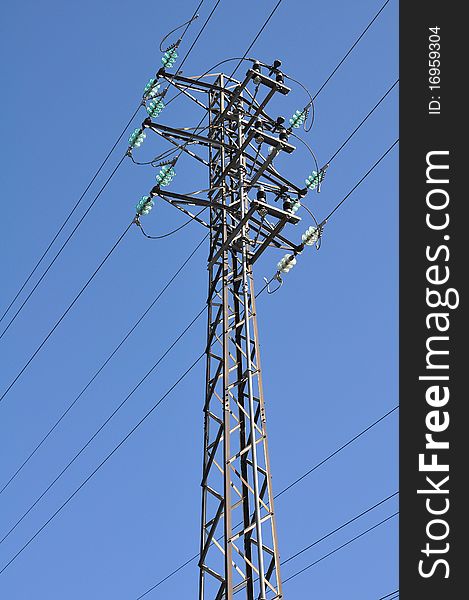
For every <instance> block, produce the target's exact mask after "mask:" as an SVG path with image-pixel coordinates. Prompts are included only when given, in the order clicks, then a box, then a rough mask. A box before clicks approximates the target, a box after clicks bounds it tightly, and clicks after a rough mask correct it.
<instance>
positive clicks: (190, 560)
mask: <svg viewBox="0 0 469 600" xmlns="http://www.w3.org/2000/svg"><path fill="white" fill-rule="evenodd" d="M398 408H399V406H395V407H394V408H392V409H391V410H389V411H388V412H387V413H385V414H384V415H382V416H381V417H380V418H379V419H377V420H376V421H374V422H373V423H372V424H371V425H369V426H368V427H366V428H365V429H363V430H362V431H360V432H359V433H357V434H356V435H355V436H353V437H352V438H351V439H350V440H348V441H347V442H346V443H345V444H342V446H340V447H339V448H337V450H335V451H334V452H332V453H331V454H329V456H326V458H324V459H323V460H321V461H320V462H319V463H317V464H316V465H314V466H313V467H312V468H311V469H309V470H308V471H306V473H304V474H303V475H301V477H298V479H296V480H295V481H293V482H292V483H290V484H289V485H287V487H285V488H283V489H282V490H281V491H280V492H278V493H277V494H275V495H274V499H277V498H279V497H280V496H282V494H284V493H285V492H287V491H288V490H290V489H291V488H292V487H294V486H295V485H297V484H298V483H300V481H302V480H303V479H305V478H306V477H308V475H310V474H311V473H313V471H316V469H319V467H321V466H322V465H324V464H325V463H326V462H328V461H329V460H331V458H333V457H334V456H336V455H337V454H339V452H341V451H342V450H344V449H345V448H347V446H350V444H352V443H353V442H355V441H356V440H358V439H359V438H360V437H362V436H363V435H364V434H365V433H367V432H368V431H370V429H372V428H373V427H375V426H376V425H378V423H381V421H383V420H384V419H386V417H389V416H390V415H391V414H392V413H393V412H395V411H396V410H397V409H398ZM198 557H199V553H197V554H194V556H192V557H191V558H189V559H188V560H186V562H184V563H182V564H181V565H179V566H178V567H176V568H175V569H174V571H172V572H171V573H169V574H168V575H166V576H165V577H164V578H163V579H160V581H158V582H157V583H155V584H154V585H153V586H152V587H151V588H149V589H148V590H146V592H144V593H143V594H141V595H140V596H138V598H136V599H135V600H141V599H142V598H144V597H145V596H147V595H148V594H149V593H150V592H152V591H153V590H154V589H156V588H157V587H159V586H160V585H161V584H163V583H164V582H165V581H167V580H168V579H170V578H171V577H173V575H176V573H179V571H181V570H182V569H183V568H184V567H186V566H187V565H188V564H190V563H191V562H193V561H194V560H196V559H197V558H198Z"/></svg>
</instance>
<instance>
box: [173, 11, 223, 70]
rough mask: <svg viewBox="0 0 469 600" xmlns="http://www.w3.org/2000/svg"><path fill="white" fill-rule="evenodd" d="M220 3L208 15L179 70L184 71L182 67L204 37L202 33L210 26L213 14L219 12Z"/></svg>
mask: <svg viewBox="0 0 469 600" xmlns="http://www.w3.org/2000/svg"><path fill="white" fill-rule="evenodd" d="M220 2H221V0H217V1H216V2H215V5H214V7H213V8H212V10H211V12H210V14H209V15H208V17H207V18H206V19H205V22H204V24H203V25H202V27H201V28H200V31H199V33H198V34H197V35H196V37H195V39H194V41H193V42H192V44H191V46H190V48H189V50H188V51H187V52H186V54H185V56H184V58H183V59H182V62H181V64H180V65H179V69H182V67H183V65H184V63H185V62H186V60H187V59H188V57H189V54H190V53H191V52H192V50H193V48H194V46H195V45H196V44H197V42H198V40H199V38H200V36H201V35H202V33H203V32H204V29H205V28H206V27H207V25H208V24H209V22H210V19H211V18H212V16H213V13H214V12H215V11H216V10H217V8H218V5H219V4H220ZM201 4H202V2H201V3H200V4H199V6H198V8H197V10H196V12H197V11H198V10H199V8H200V6H201Z"/></svg>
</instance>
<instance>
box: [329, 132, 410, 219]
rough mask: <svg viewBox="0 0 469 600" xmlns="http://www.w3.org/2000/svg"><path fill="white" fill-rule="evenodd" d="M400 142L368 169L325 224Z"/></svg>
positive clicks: (390, 147)
mask: <svg viewBox="0 0 469 600" xmlns="http://www.w3.org/2000/svg"><path fill="white" fill-rule="evenodd" d="M398 142H399V138H398V139H397V140H396V141H395V142H394V143H393V144H391V146H389V148H388V149H387V150H386V152H385V153H384V154H382V155H381V156H380V158H378V160H377V161H376V162H375V164H374V165H373V166H372V167H370V169H368V171H367V172H366V173H365V175H363V177H362V178H361V179H360V181H358V182H357V183H356V184H355V185H354V186H353V188H352V189H351V190H350V191H349V193H348V194H347V195H346V196H345V197H344V198H343V199H342V200H341V201H340V202H339V204H337V206H336V207H335V208H334V209H333V210H332V211H331V212H330V213H329V214H328V215H327V217H326V218H325V219H323V223H324V222H326V221H328V220H329V219H330V218H331V217H332V215H333V214H334V213H335V212H336V210H338V209H339V208H340V207H341V206H342V204H343V203H344V202H345V201H346V200H347V198H349V197H350V196H351V195H352V194H353V192H354V191H355V190H356V189H357V187H358V186H359V185H361V184H362V183H363V181H365V179H366V178H367V177H368V175H369V174H370V173H372V172H373V171H374V170H375V169H376V167H377V166H378V165H379V164H380V162H381V161H382V160H383V159H384V158H385V157H386V156H387V155H388V154H389V153H390V152H391V150H392V149H393V148H394V146H395V145H396V144H397V143H398Z"/></svg>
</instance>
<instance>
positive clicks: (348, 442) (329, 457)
mask: <svg viewBox="0 0 469 600" xmlns="http://www.w3.org/2000/svg"><path fill="white" fill-rule="evenodd" d="M398 408H399V406H395V407H394V408H391V410H388V412H386V413H385V414H384V415H382V416H381V417H379V419H376V421H374V422H373V423H371V425H368V427H365V429H362V430H361V431H360V432H359V433H357V434H356V435H354V436H353V437H352V438H350V439H349V440H348V441H347V442H345V444H342V446H339V448H337V450H334V452H332V453H331V454H329V455H328V456H326V458H324V459H323V460H321V462H319V463H317V464H316V465H314V467H312V468H311V469H309V471H307V472H306V473H304V474H303V475H301V477H298V479H295V481H294V482H293V483H291V484H290V485H288V486H287V487H286V488H284V489H283V490H281V491H280V492H279V493H278V494H277V495H276V498H278V497H279V496H281V495H282V494H284V493H285V492H287V491H288V490H289V489H290V488H292V487H293V486H295V485H296V484H297V483H299V482H300V481H302V480H303V479H304V478H305V477H308V475H310V474H311V473H312V472H313V471H316V469H319V467H322V465H323V464H324V463H326V462H328V461H329V460H330V459H331V458H333V457H334V456H336V455H337V454H339V452H342V450H344V449H345V448H347V446H350V444H353V442H355V441H356V440H358V439H359V438H361V437H362V436H363V435H365V433H367V432H368V431H370V429H373V427H376V425H378V423H381V421H384V419H386V418H387V417H389V416H390V415H392V413H393V412H395V411H396V410H397V409H398Z"/></svg>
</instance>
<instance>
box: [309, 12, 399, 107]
mask: <svg viewBox="0 0 469 600" xmlns="http://www.w3.org/2000/svg"><path fill="white" fill-rule="evenodd" d="M389 2H390V0H386V2H385V3H384V4H383V6H382V7H381V8H380V9H379V11H378V12H377V13H376V15H375V16H374V17H373V18H372V19H371V21H370V22H369V23H368V25H367V26H366V27H365V29H364V30H363V31H362V32H361V34H360V35H359V36H358V38H357V39H356V40H355V42H354V43H353V44H352V46H351V47H350V48H349V49H348V51H347V52H346V53H345V55H344V57H343V58H342V60H341V61H340V62H339V64H338V65H337V66H336V67H335V69H334V70H333V71H332V73H331V74H330V75H329V77H328V78H327V79H326V81H325V82H324V83H323V84H322V86H321V87H320V88H319V90H318V91H317V92H316V95H315V96H313V100H316V98H317V97H318V96H319V94H320V93H321V92H322V90H323V89H324V88H325V87H326V85H327V84H328V83H329V81H330V80H331V79H332V78H333V77H334V75H335V74H336V73H337V71H338V70H339V69H340V67H341V66H342V64H343V63H344V62H345V61H346V59H347V58H348V56H349V55H350V54H351V52H352V51H353V49H354V48H355V46H356V45H357V44H358V43H359V42H360V40H361V39H362V37H363V36H364V35H365V33H366V32H367V31H368V29H369V28H370V27H371V26H372V25H373V23H374V22H375V21H376V19H377V18H378V17H379V15H380V14H381V13H382V12H383V10H384V9H385V8H386V6H387V5H388V4H389Z"/></svg>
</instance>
